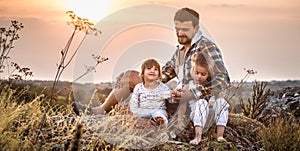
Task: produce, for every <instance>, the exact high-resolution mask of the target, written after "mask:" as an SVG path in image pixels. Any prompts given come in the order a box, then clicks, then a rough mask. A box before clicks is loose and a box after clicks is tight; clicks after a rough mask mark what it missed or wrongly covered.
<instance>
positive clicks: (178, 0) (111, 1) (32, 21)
mask: <svg viewBox="0 0 300 151" xmlns="http://www.w3.org/2000/svg"><path fill="white" fill-rule="evenodd" d="M72 1H73V2H72ZM181 7H190V8H193V9H195V10H197V11H198V12H199V13H200V16H201V28H202V29H203V30H204V33H205V35H207V36H208V37H209V38H211V39H213V40H214V41H215V42H216V43H217V45H218V46H219V47H220V48H221V50H222V54H223V58H224V61H225V64H226V66H227V68H228V71H229V74H230V77H231V79H232V80H238V81H239V80H241V79H242V78H243V76H244V75H245V74H246V72H245V71H244V70H243V69H244V68H248V69H254V70H256V71H257V72H258V73H257V74H256V75H254V76H252V77H251V79H249V80H255V79H256V80H294V79H296V80H300V69H299V65H300V63H299V61H300V59H299V58H300V1H299V0H156V1H154V0H76V1H75V0H0V27H6V28H7V27H8V26H9V25H10V20H18V21H20V22H22V23H23V24H24V26H25V28H24V29H23V30H22V31H21V32H20V33H19V35H20V39H19V40H18V41H16V42H15V43H14V48H13V50H12V51H11V54H10V56H11V59H12V61H14V62H17V63H19V65H21V66H24V67H30V69H31V71H32V72H33V74H34V76H33V77H32V78H31V79H41V80H53V79H54V76H55V73H56V70H57V66H56V64H57V63H59V59H60V50H61V49H63V48H64V46H65V44H66V43H67V40H68V38H69V37H70V35H71V33H72V28H71V27H70V26H68V25H67V23H66V22H67V21H68V20H69V18H68V16H67V14H66V13H65V12H66V11H68V10H72V11H74V12H75V13H76V14H77V15H78V16H81V17H83V18H88V19H90V20H91V21H93V22H94V23H95V25H96V28H97V29H99V30H101V31H102V34H101V35H99V36H91V35H89V36H88V37H86V39H85V41H84V42H83V44H82V45H81V47H80V49H79V52H78V55H77V56H76V58H75V60H74V61H73V62H72V64H71V65H70V66H69V67H68V68H67V70H66V71H65V72H64V74H63V75H62V78H61V80H68V81H72V79H75V78H76V77H77V76H78V75H81V73H84V71H85V69H84V67H85V66H89V65H92V64H93V63H94V62H93V60H92V59H91V55H92V54H97V55H101V56H105V57H108V58H109V60H108V61H106V62H104V63H102V64H100V65H99V66H97V68H96V70H97V72H96V73H94V72H92V74H90V75H88V76H87V77H85V79H84V80H85V81H86V82H93V81H94V82H100V81H101V82H103V81H113V80H115V77H116V76H117V75H118V74H119V73H120V72H121V71H126V70H127V69H139V65H140V64H141V62H142V61H144V60H145V59H146V58H156V59H158V60H159V61H160V62H161V63H162V64H163V63H165V61H167V60H168V59H169V58H170V57H171V54H172V53H173V52H174V48H175V45H176V44H177V41H176V37H175V32H174V27H173V15H174V12H175V11H176V9H178V8H181ZM80 36H81V35H80V34H79V35H78V37H79V38H80ZM76 42H77V43H76ZM74 45H78V39H77V41H75V43H74ZM73 47H74V46H73ZM0 76H1V77H3V76H5V75H0Z"/></svg>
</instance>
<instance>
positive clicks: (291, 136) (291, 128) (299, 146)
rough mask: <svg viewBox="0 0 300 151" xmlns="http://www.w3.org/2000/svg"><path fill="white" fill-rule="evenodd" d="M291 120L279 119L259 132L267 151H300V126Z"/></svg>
mask: <svg viewBox="0 0 300 151" xmlns="http://www.w3.org/2000/svg"><path fill="white" fill-rule="evenodd" d="M291 119H292V118H289V119H285V118H277V119H275V120H274V121H272V122H271V124H270V126H269V128H267V129H263V130H261V131H260V132H259V136H260V138H261V140H262V142H263V144H264V147H265V150H290V151H296V150H300V125H299V123H297V124H293V123H292V120H291Z"/></svg>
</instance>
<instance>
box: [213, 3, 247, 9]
mask: <svg viewBox="0 0 300 151" xmlns="http://www.w3.org/2000/svg"><path fill="white" fill-rule="evenodd" d="M209 6H211V7H215V8H238V7H244V6H245V5H243V4H226V3H222V4H209Z"/></svg>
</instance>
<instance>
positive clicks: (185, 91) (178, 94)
mask: <svg viewBox="0 0 300 151" xmlns="http://www.w3.org/2000/svg"><path fill="white" fill-rule="evenodd" d="M171 97H172V99H173V100H174V102H177V103H179V102H180V101H189V100H192V99H195V97H194V95H193V93H192V92H191V91H190V90H189V86H188V85H185V86H184V87H183V88H182V89H180V88H177V89H175V90H173V91H171Z"/></svg>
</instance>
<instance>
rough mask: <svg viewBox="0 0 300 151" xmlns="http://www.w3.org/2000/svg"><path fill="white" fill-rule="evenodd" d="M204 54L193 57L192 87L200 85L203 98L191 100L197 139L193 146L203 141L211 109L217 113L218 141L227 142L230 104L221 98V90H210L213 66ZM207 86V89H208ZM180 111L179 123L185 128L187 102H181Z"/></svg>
mask: <svg viewBox="0 0 300 151" xmlns="http://www.w3.org/2000/svg"><path fill="white" fill-rule="evenodd" d="M206 58H208V57H205V56H204V55H203V54H202V53H200V52H198V53H195V54H194V55H193V57H192V60H191V61H192V62H191V63H192V71H191V74H192V77H193V79H194V81H190V82H193V84H190V85H200V87H201V92H202V98H201V99H199V100H190V101H188V102H189V106H190V108H191V113H190V118H191V120H192V121H193V124H194V126H195V138H194V139H193V140H191V141H190V144H192V145H198V144H199V143H200V141H201V139H202V132H203V127H204V125H205V124H206V121H207V117H208V112H209V107H213V109H214V111H215V117H214V118H215V122H216V125H217V141H219V142H223V141H226V140H225V139H224V138H223V134H224V130H225V126H226V124H227V121H228V107H229V104H228V103H227V102H226V101H225V100H224V98H221V97H220V93H221V92H220V90H219V89H217V88H216V89H215V90H214V89H208V88H207V87H209V86H208V85H209V84H210V81H211V77H212V76H214V75H213V72H212V71H213V70H214V69H213V68H214V66H213V64H209V62H208V60H207V59H206ZM206 86H207V87H206ZM180 103H181V104H180V106H179V110H178V123H179V125H181V126H183V123H184V122H183V119H184V117H183V115H184V114H185V112H186V106H187V101H185V102H180Z"/></svg>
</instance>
